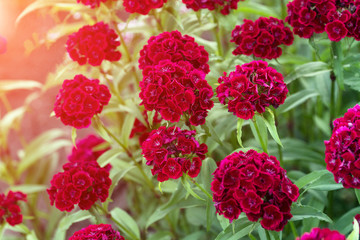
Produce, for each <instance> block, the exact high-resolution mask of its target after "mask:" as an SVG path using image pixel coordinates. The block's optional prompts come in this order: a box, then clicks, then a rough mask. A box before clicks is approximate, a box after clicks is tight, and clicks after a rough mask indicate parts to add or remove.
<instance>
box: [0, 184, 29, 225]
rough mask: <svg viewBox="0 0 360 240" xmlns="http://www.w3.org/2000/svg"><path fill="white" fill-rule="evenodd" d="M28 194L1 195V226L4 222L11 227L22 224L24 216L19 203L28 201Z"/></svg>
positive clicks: (9, 193)
mask: <svg viewBox="0 0 360 240" xmlns="http://www.w3.org/2000/svg"><path fill="white" fill-rule="evenodd" d="M26 198H27V196H26V194H24V193H22V192H13V191H9V192H8V193H7V194H6V195H5V194H4V193H1V194H0V224H2V223H3V222H4V221H6V222H7V223H9V224H10V225H11V226H15V225H17V224H20V223H22V220H23V216H22V214H21V209H20V207H19V203H18V202H19V201H24V202H26V201H27V199H26Z"/></svg>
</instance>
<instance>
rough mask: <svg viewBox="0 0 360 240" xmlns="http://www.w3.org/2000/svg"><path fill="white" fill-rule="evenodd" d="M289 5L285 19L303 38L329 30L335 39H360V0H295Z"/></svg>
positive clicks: (330, 35)
mask: <svg viewBox="0 0 360 240" xmlns="http://www.w3.org/2000/svg"><path fill="white" fill-rule="evenodd" d="M287 8H288V10H287V11H288V16H287V17H286V19H285V20H286V21H287V22H288V23H289V24H290V25H291V26H293V28H294V33H295V34H297V35H299V36H300V37H302V38H310V37H311V36H312V35H313V34H314V33H322V32H324V31H326V33H327V34H328V37H329V39H330V40H331V41H335V42H337V41H340V40H341V39H343V38H344V37H346V36H348V37H354V38H355V39H356V40H357V41H360V0H355V1H354V0H337V1H335V0H294V1H292V2H289V3H288V5H287Z"/></svg>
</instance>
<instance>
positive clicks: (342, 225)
mask: <svg viewBox="0 0 360 240" xmlns="http://www.w3.org/2000/svg"><path fill="white" fill-rule="evenodd" d="M359 212H360V207H356V208H353V209H351V210H350V211H348V212H347V213H345V214H344V215H342V216H341V217H340V218H339V219H338V220H337V221H336V222H335V223H334V225H332V226H331V229H336V230H338V231H339V232H340V233H341V234H348V233H349V232H350V231H351V229H352V221H353V218H354V216H355V215H356V214H358V213H359Z"/></svg>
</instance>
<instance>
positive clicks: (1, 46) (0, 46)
mask: <svg viewBox="0 0 360 240" xmlns="http://www.w3.org/2000/svg"><path fill="white" fill-rule="evenodd" d="M6 45H7V41H6V38H4V37H2V36H0V54H4V53H6Z"/></svg>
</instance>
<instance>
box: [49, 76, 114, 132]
mask: <svg viewBox="0 0 360 240" xmlns="http://www.w3.org/2000/svg"><path fill="white" fill-rule="evenodd" d="M110 98H111V94H110V92H109V89H108V88H107V86H106V85H103V84H99V80H98V79H93V80H90V79H88V78H86V77H85V76H83V75H81V74H80V75H76V76H75V77H74V79H72V80H65V81H64V82H63V84H62V89H60V91H59V93H58V94H57V96H56V101H55V105H54V112H55V116H56V117H58V118H60V119H61V121H62V122H63V123H64V124H65V125H70V126H73V127H75V128H77V129H80V128H86V127H88V126H89V125H90V124H91V118H92V117H93V116H94V115H95V114H98V113H100V112H101V111H102V109H103V106H105V105H107V104H108V103H109V101H110Z"/></svg>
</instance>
